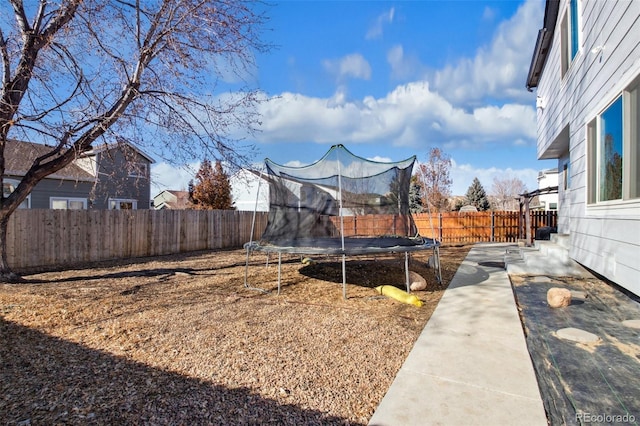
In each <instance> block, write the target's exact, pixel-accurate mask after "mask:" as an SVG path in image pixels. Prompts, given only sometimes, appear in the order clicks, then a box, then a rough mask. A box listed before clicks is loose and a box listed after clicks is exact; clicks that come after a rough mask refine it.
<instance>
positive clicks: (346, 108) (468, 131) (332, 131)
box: [256, 82, 536, 147]
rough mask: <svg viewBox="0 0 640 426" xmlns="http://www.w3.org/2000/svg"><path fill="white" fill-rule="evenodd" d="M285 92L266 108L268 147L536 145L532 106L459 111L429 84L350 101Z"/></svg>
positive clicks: (264, 120) (263, 132)
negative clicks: (288, 143)
mask: <svg viewBox="0 0 640 426" xmlns="http://www.w3.org/2000/svg"><path fill="white" fill-rule="evenodd" d="M338 98H339V99H340V102H337V101H336V97H335V96H334V97H332V98H328V99H327V98H314V97H308V96H303V95H299V94H293V93H283V94H281V95H279V96H277V97H274V98H271V99H270V100H269V101H268V102H265V103H263V104H262V105H261V106H260V108H261V111H260V113H261V117H262V126H261V128H260V130H261V132H260V133H258V134H257V135H256V136H257V138H258V139H259V140H260V141H262V142H269V141H273V142H286V141H300V140H305V141H313V142H317V143H326V144H335V143H342V142H344V141H347V140H348V141H350V142H352V143H358V142H361V143H362V142H371V143H375V142H386V143H389V142H391V143H392V144H394V145H396V146H399V145H402V146H420V145H422V144H424V142H425V141H429V142H431V143H435V144H443V145H444V144H448V145H449V146H450V147H460V146H464V145H465V144H467V143H468V144H473V145H474V146H475V147H477V146H478V145H481V144H484V143H487V142H500V141H504V142H505V143H508V144H512V143H516V142H518V143H522V142H523V141H524V142H525V143H526V141H530V142H533V141H534V140H535V132H536V125H535V120H536V113H535V110H534V108H533V106H531V105H520V104H506V105H502V106H483V107H479V108H476V109H473V110H470V111H466V110H464V109H462V108H457V107H455V106H454V105H452V104H451V103H450V102H449V101H448V100H447V99H445V98H444V97H443V96H441V95H440V94H438V93H434V92H433V91H431V90H430V87H429V84H428V83H426V82H415V83H409V84H406V85H401V86H398V87H396V88H395V89H394V90H393V91H391V92H389V93H388V94H387V95H386V96H385V97H382V98H374V97H371V96H368V97H365V98H364V99H362V100H360V101H357V102H356V101H346V100H345V99H344V98H343V97H338Z"/></svg>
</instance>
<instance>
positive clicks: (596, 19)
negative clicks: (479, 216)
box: [537, 0, 640, 295]
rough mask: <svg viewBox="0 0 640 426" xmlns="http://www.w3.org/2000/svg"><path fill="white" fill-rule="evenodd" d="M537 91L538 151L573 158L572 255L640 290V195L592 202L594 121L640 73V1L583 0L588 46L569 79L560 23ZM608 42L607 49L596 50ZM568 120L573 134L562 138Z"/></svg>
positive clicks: (567, 215) (564, 213)
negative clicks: (589, 130) (589, 129)
mask: <svg viewBox="0 0 640 426" xmlns="http://www.w3.org/2000/svg"><path fill="white" fill-rule="evenodd" d="M568 4H569V2H568V1H562V2H561V5H560V12H559V14H558V19H557V23H556V31H555V34H554V40H553V44H552V47H551V49H550V51H549V56H548V59H547V63H546V65H545V68H544V70H543V73H542V75H541V77H540V81H539V84H538V89H537V94H538V96H539V97H541V98H543V100H544V103H545V107H544V109H539V110H538V157H539V158H558V159H559V160H558V168H559V171H562V169H561V168H562V164H563V162H565V161H566V159H567V156H568V158H569V173H570V187H569V189H568V190H566V191H565V190H564V189H563V186H562V185H560V186H559V191H560V194H559V200H560V210H559V223H558V231H559V232H561V233H569V234H570V235H571V249H570V255H571V257H572V258H573V259H575V260H576V261H578V262H580V263H581V264H583V265H585V266H586V267H588V268H589V269H591V270H593V271H595V272H596V273H598V274H600V275H603V276H604V277H606V278H608V279H610V280H611V281H613V282H615V283H617V284H619V285H620V286H622V287H624V288H626V289H628V290H630V291H632V292H634V293H635V294H639V295H640V281H638V279H637V277H638V276H640V268H639V267H638V259H640V200H639V199H636V200H630V201H626V202H615V203H612V204H610V205H608V206H607V207H600V206H590V205H587V165H588V161H587V160H588V158H587V157H588V152H587V137H586V126H587V123H589V122H590V121H591V120H592V119H593V118H595V117H596V115H597V114H599V113H600V112H601V111H602V110H603V109H604V108H605V107H606V106H607V105H608V103H610V102H611V101H613V100H614V99H615V98H616V96H617V95H618V94H619V93H620V92H621V91H622V90H623V89H624V87H626V86H627V85H628V84H629V83H631V81H632V80H633V78H635V77H636V76H638V75H640V37H638V36H637V34H638V32H639V31H640V1H637V0H634V1H627V0H625V1H593V0H582V1H580V2H579V4H580V15H579V22H580V29H581V32H580V36H581V39H580V52H578V54H577V56H576V57H575V58H574V61H573V63H572V64H571V65H570V67H569V69H568V71H567V73H566V75H565V76H564V78H563V77H562V76H561V69H560V68H561V67H560V38H561V35H560V29H559V28H560V22H561V20H562V18H563V16H564V14H565V13H566V10H567V6H568ZM598 46H604V49H603V50H602V51H600V52H596V53H593V52H592V50H593V49H594V48H596V47H598ZM567 126H568V134H569V141H568V144H567V143H566V141H560V140H559V136H560V134H561V132H562V131H563V130H564V129H566V128H567Z"/></svg>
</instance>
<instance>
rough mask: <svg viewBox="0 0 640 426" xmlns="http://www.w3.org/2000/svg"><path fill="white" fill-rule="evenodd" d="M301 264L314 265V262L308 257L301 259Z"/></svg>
mask: <svg viewBox="0 0 640 426" xmlns="http://www.w3.org/2000/svg"><path fill="white" fill-rule="evenodd" d="M302 263H304V264H305V265H313V264H314V263H316V261H315V260H313V259H312V258H310V257H305V258H304V259H302Z"/></svg>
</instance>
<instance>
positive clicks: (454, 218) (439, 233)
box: [413, 211, 558, 244]
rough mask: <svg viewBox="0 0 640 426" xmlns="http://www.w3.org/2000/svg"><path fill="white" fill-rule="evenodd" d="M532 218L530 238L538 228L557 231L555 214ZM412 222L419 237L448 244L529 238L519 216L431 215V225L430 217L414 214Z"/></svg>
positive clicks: (538, 213)
mask: <svg viewBox="0 0 640 426" xmlns="http://www.w3.org/2000/svg"><path fill="white" fill-rule="evenodd" d="M529 214H530V215H531V235H533V236H535V234H536V230H538V229H539V228H542V227H545V226H551V227H557V221H558V216H557V212H555V211H547V212H544V211H532V212H529ZM413 218H414V221H415V223H416V226H417V227H418V230H419V232H420V235H422V236H424V237H429V238H432V237H435V238H437V239H439V240H440V241H442V243H445V244H446V243H475V242H505V243H507V242H516V241H518V240H519V239H524V238H525V235H526V230H525V220H524V219H525V218H524V215H523V214H521V213H519V212H506V211H490V212H464V213H458V212H447V213H435V214H432V215H431V222H430V221H429V214H427V213H418V214H414V215H413ZM431 224H432V225H431ZM432 226H433V231H432V229H431V227H432ZM434 234H435V235H434ZM529 242H531V241H529Z"/></svg>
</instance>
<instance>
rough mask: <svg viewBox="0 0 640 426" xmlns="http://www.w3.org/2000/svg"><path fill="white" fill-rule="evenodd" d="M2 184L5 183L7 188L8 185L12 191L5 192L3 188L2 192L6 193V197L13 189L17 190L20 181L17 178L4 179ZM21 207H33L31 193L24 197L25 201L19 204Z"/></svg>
mask: <svg viewBox="0 0 640 426" xmlns="http://www.w3.org/2000/svg"><path fill="white" fill-rule="evenodd" d="M2 184H3V185H4V187H5V188H6V187H7V186H8V187H9V188H8V189H11V191H9V192H5V191H4V189H5V188H3V190H2V192H3V194H4V196H5V197H8V196H9V195H10V194H11V193H12V192H13V191H15V190H16V187H17V186H18V185H19V184H20V181H18V180H16V179H6V178H5V179H2ZM18 208H19V209H30V208H31V194H29V195H27V198H25V199H24V201H22V202H21V203H20V205H19V206H18Z"/></svg>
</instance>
